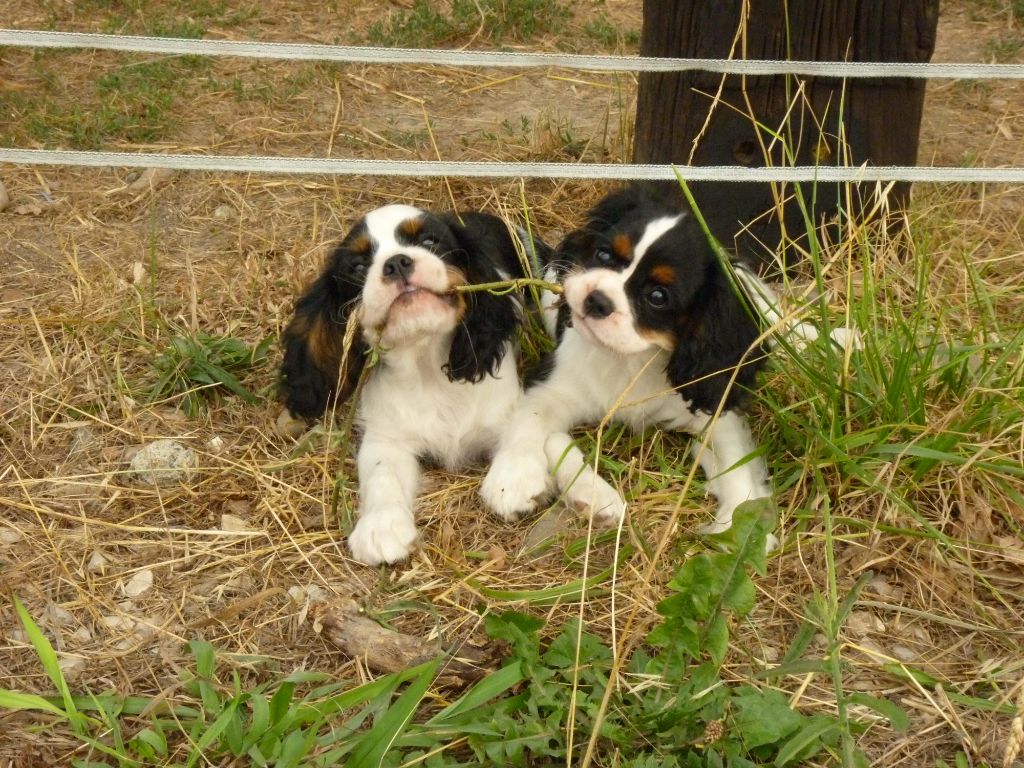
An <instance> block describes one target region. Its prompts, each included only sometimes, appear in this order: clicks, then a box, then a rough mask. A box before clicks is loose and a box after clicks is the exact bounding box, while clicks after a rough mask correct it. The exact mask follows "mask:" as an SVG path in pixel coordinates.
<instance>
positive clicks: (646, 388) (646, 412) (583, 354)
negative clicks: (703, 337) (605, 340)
mask: <svg viewBox="0 0 1024 768" xmlns="http://www.w3.org/2000/svg"><path fill="white" fill-rule="evenodd" d="M557 355H558V358H557V363H556V366H555V373H554V375H553V377H552V380H551V382H550V385H551V386H552V387H566V388H567V389H569V388H572V389H573V390H575V393H574V394H573V395H572V397H573V398H574V399H577V400H579V401H580V402H579V408H580V409H581V410H585V411H586V413H584V414H580V416H582V418H581V419H580V420H579V421H580V422H584V423H591V422H594V421H597V420H600V419H603V418H604V417H605V416H606V415H607V414H609V413H611V414H612V418H613V419H614V420H615V421H621V422H625V423H626V424H629V425H630V426H631V427H633V428H634V429H637V430H643V429H645V428H647V427H653V426H660V427H663V428H665V429H682V430H686V431H695V430H699V429H700V428H701V427H702V426H703V423H704V421H705V419H704V418H702V416H701V415H695V414H694V413H693V412H692V411H691V410H690V408H689V403H688V402H687V401H686V400H684V399H683V398H682V396H681V395H680V394H679V393H678V392H677V391H675V390H673V389H672V385H671V384H670V383H669V381H668V377H667V376H666V375H665V366H666V364H667V363H668V353H667V352H665V351H663V350H651V351H646V352H639V353H637V354H633V355H623V354H620V353H617V352H612V351H610V350H607V349H605V348H603V347H600V346H597V345H596V344H593V343H591V342H590V341H588V340H586V339H584V338H583V337H582V336H581V335H580V333H579V332H578V331H576V330H575V329H574V328H566V329H565V335H564V336H563V338H562V341H561V344H560V345H559V347H558V351H557ZM581 371H591V372H593V375H589V376H584V375H580V373H579V372H581ZM566 394H568V391H567V392H566Z"/></svg>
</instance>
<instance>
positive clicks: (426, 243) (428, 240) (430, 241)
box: [420, 235, 437, 248]
mask: <svg viewBox="0 0 1024 768" xmlns="http://www.w3.org/2000/svg"><path fill="white" fill-rule="evenodd" d="M420 245H421V246H423V247H424V248H433V247H434V246H435V245H437V240H435V239H434V238H433V237H431V236H430V235H424V236H423V237H422V238H421V239H420Z"/></svg>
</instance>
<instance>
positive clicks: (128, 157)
mask: <svg viewBox="0 0 1024 768" xmlns="http://www.w3.org/2000/svg"><path fill="white" fill-rule="evenodd" d="M0 163H11V164H17V165H68V166H85V167H92V168H107V167H130V168H169V169H172V170H185V171H228V172H234V173H279V174H307V175H316V174H322V175H363V176H408V177H439V176H465V177H488V178H520V177H524V178H542V179H614V180H659V179H675V178H676V171H677V170H678V172H679V175H680V176H682V177H683V178H684V179H686V180H687V181H732V182H744V181H759V182H768V181H774V182H784V181H785V182H795V181H818V182H874V181H912V182H963V183H968V182H969V183H978V182H1005V183H1024V168H1019V167H1010V168H956V167H916V166H870V165H863V166H857V167H846V166H842V167H840V166H817V167H815V166H792V167H785V166H779V167H768V168H747V167H744V166H731V165H708V166H673V165H640V164H629V163H623V164H599V163H515V162H471V161H445V160H365V159H358V158H352V159H344V158H332V157H272V156H260V155H193V154H154V153H147V152H76V151H70V150H47V149H13V148H0Z"/></svg>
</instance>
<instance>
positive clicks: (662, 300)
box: [647, 288, 668, 307]
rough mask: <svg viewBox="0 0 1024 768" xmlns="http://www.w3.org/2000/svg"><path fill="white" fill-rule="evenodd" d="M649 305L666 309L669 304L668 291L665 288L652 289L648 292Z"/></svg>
mask: <svg viewBox="0 0 1024 768" xmlns="http://www.w3.org/2000/svg"><path fill="white" fill-rule="evenodd" d="M647 303H648V304H650V305H651V306H652V307H664V306H665V305H666V304H668V291H666V290H665V289H664V288H652V289H651V290H649V291H648V292H647Z"/></svg>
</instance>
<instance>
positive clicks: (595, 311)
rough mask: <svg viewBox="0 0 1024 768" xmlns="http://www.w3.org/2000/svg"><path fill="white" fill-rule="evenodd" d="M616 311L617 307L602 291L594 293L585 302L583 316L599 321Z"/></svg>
mask: <svg viewBox="0 0 1024 768" xmlns="http://www.w3.org/2000/svg"><path fill="white" fill-rule="evenodd" d="M614 311H615V305H614V304H613V303H612V300H611V299H609V298H608V297H607V296H606V295H605V294H603V293H601V291H593V292H592V293H590V294H589V295H588V296H587V298H585V299H584V300H583V314H584V315H586V316H587V317H593V318H596V319H598V320H600V319H601V318H604V317H608V315H610V314H611V313H612V312H614Z"/></svg>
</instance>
